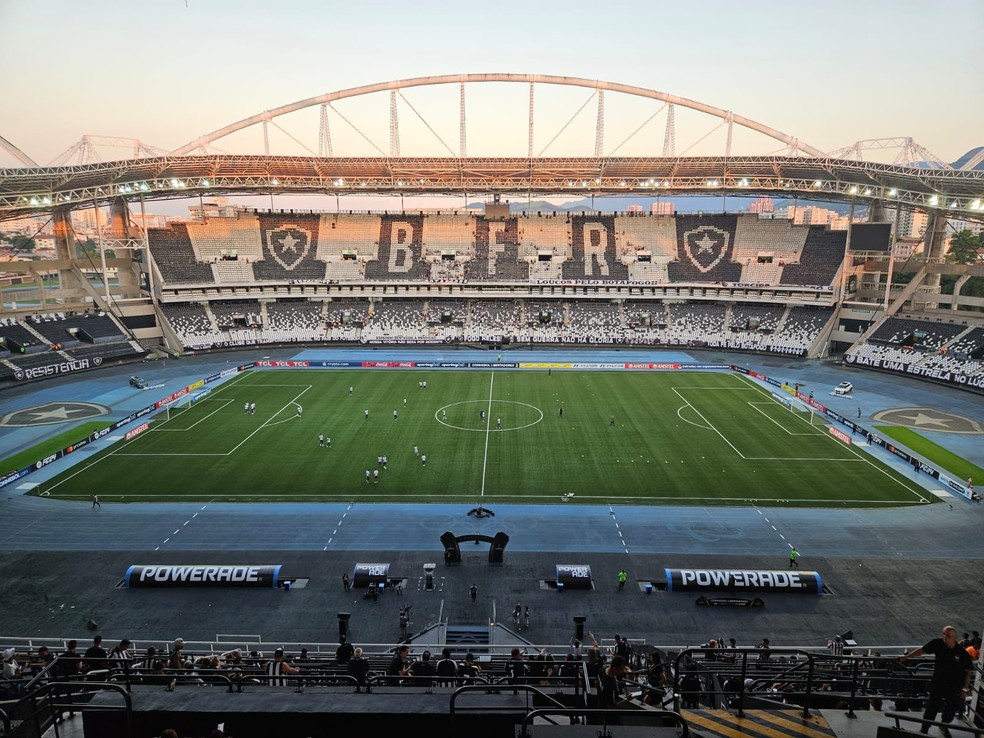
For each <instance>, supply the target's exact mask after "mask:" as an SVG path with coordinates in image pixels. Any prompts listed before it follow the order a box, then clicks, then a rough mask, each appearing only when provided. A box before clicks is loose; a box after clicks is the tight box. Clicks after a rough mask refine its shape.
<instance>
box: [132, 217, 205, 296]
mask: <svg viewBox="0 0 984 738" xmlns="http://www.w3.org/2000/svg"><path fill="white" fill-rule="evenodd" d="M148 244H149V245H150V253H151V255H152V256H153V257H154V263H155V264H157V269H158V271H159V272H160V274H161V279H162V280H163V282H164V284H175V283H193V284H210V283H212V282H213V281H214V279H215V275H214V274H213V273H212V268H211V266H210V265H208V264H201V263H199V262H198V261H197V260H196V258H195V250H194V248H193V247H192V245H191V238H190V237H189V236H188V225H187V224H186V223H174V224H172V225H171V226H170V227H168V228H152V229H150V231H149V233H148Z"/></svg>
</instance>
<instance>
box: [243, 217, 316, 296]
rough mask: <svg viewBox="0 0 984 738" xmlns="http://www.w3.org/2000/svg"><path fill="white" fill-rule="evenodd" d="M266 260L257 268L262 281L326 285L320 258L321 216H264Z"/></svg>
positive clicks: (263, 238) (256, 265)
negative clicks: (310, 282) (303, 282)
mask: <svg viewBox="0 0 984 738" xmlns="http://www.w3.org/2000/svg"><path fill="white" fill-rule="evenodd" d="M259 220H260V242H261V244H262V246H263V259H262V260H261V261H258V262H257V263H256V264H254V265H253V274H254V275H256V278H257V279H258V280H276V281H306V280H314V281H319V282H320V281H323V280H324V279H325V274H326V264H325V262H323V261H320V260H319V259H318V258H317V254H318V241H319V234H320V224H321V216H319V215H309V214H294V213H260V216H259Z"/></svg>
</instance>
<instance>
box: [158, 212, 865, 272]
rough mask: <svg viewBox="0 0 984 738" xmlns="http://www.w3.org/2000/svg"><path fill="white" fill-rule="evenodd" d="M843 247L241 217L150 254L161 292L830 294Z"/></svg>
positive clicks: (163, 239)
mask: <svg viewBox="0 0 984 738" xmlns="http://www.w3.org/2000/svg"><path fill="white" fill-rule="evenodd" d="M845 240H846V236H845V233H844V232H839V231H829V230H827V229H826V227H818V226H797V225H793V224H792V223H790V222H789V221H787V220H769V219H760V218H758V217H757V216H755V215H717V214H715V215H711V214H708V215H703V214H690V215H676V216H672V215H669V216H666V215H660V216H655V215H640V214H627V213H626V214H617V215H604V214H587V213H580V214H564V215H557V214H546V215H544V214H541V213H537V214H533V215H516V216H512V215H510V216H507V217H505V218H495V217H493V218H488V217H486V216H484V215H472V214H470V213H418V214H409V213H402V214H399V213H386V214H363V213H347V214H345V213H332V214H320V215H318V214H307V213H282V212H281V213H277V212H269V213H260V214H259V215H256V214H254V213H246V212H244V213H242V214H241V215H240V217H239V218H214V219H212V220H209V221H208V222H205V223H189V224H177V225H175V226H173V227H171V228H167V229H163V230H152V231H151V251H152V253H153V255H154V258H155V260H156V261H157V263H158V266H159V268H160V271H161V274H162V278H163V282H164V284H165V285H167V284H184V283H192V282H193V283H198V284H239V285H242V284H250V283H253V282H255V281H260V282H264V281H275V282H284V281H293V282H326V281H330V282H365V281H370V282H372V281H379V282H392V281H412V282H443V283H460V282H489V281H492V282H506V281H509V282H514V281H520V282H532V283H542V282H549V281H560V280H564V281H575V282H608V281H610V282H619V283H623V282H628V283H632V282H642V283H657V284H661V283H667V282H683V283H692V282H698V283H701V282H702V283H711V284H721V285H741V286H751V285H761V286H778V285H780V284H795V285H802V286H808V287H818V288H827V289H829V287H830V285H831V284H832V282H833V280H834V279H835V278H836V275H837V272H838V269H839V267H840V264H841V259H842V257H843V253H844V244H845ZM233 254H235V260H232V259H230V258H229V257H230V256H231V255H233ZM223 257H225V258H223ZM206 268H207V269H208V272H209V273H208V274H206V272H205V269H206Z"/></svg>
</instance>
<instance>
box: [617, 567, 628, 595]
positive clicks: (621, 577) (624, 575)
mask: <svg viewBox="0 0 984 738" xmlns="http://www.w3.org/2000/svg"><path fill="white" fill-rule="evenodd" d="M628 578H629V574H628V572H627V571H625V569H620V570H619V572H618V591H619V592H621V591H622V590H623V589H625V582H626V580H627V579H628Z"/></svg>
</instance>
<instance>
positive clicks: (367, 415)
mask: <svg viewBox="0 0 984 738" xmlns="http://www.w3.org/2000/svg"><path fill="white" fill-rule="evenodd" d="M362 414H363V415H365V416H366V420H369V408H366V409H365V410H364V411H363V412H362Z"/></svg>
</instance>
